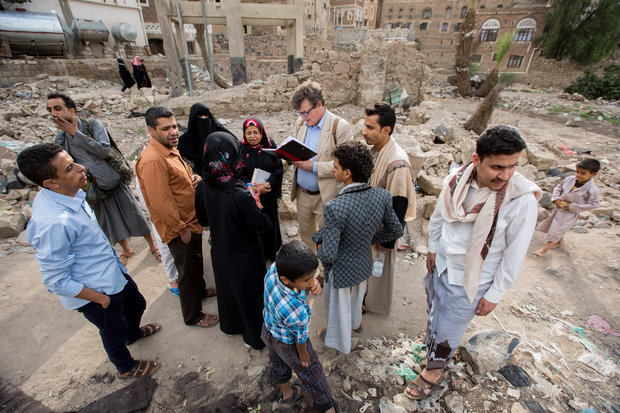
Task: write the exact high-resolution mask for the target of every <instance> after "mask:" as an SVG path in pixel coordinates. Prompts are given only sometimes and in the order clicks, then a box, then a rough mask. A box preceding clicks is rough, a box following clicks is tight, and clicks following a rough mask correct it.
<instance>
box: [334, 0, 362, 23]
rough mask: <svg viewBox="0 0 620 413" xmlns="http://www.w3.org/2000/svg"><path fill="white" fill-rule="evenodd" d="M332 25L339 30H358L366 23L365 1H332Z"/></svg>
mask: <svg viewBox="0 0 620 413" xmlns="http://www.w3.org/2000/svg"><path fill="white" fill-rule="evenodd" d="M331 4H332V18H331V19H332V23H333V26H334V27H335V28H337V29H358V28H360V27H362V24H363V21H364V0H332V1H331Z"/></svg>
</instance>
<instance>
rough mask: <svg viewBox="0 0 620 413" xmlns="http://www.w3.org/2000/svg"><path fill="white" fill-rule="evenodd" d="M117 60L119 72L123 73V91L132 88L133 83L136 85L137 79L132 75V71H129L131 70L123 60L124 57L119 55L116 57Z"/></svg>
mask: <svg viewBox="0 0 620 413" xmlns="http://www.w3.org/2000/svg"><path fill="white" fill-rule="evenodd" d="M116 61H117V62H118V73H119V74H120V75H121V80H122V81H123V88H122V89H121V92H124V91H126V90H127V89H130V88H131V87H132V86H133V85H135V84H136V81H135V80H133V77H131V73H129V70H128V69H127V66H126V65H125V62H123V59H121V58H120V57H118V58H116Z"/></svg>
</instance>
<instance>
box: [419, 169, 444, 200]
mask: <svg viewBox="0 0 620 413" xmlns="http://www.w3.org/2000/svg"><path fill="white" fill-rule="evenodd" d="M417 182H418V185H420V188H422V190H423V191H424V192H425V193H426V194H428V195H432V196H436V197H437V196H439V194H440V193H441V189H442V188H443V179H441V178H438V177H436V176H431V175H425V174H420V176H418V180H417Z"/></svg>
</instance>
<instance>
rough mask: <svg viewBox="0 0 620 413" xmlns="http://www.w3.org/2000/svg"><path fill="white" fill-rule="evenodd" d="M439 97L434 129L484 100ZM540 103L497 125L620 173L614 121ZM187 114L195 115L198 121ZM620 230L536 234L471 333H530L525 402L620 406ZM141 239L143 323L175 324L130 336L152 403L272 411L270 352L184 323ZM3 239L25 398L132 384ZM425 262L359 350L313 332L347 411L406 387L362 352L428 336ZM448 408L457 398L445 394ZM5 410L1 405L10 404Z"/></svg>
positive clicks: (422, 224)
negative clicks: (146, 368)
mask: <svg viewBox="0 0 620 413" xmlns="http://www.w3.org/2000/svg"><path fill="white" fill-rule="evenodd" d="M97 93H102V91H101V90H99V91H98V92H97ZM105 93H113V92H107V91H106V92H105ZM114 93H115V92H114ZM513 94H514V95H516V94H517V93H516V92H510V93H508V94H507V99H509V98H510V97H511V96H512V95H513ZM435 100H436V105H434V106H433V108H432V109H431V110H430V112H431V113H430V115H431V119H430V120H429V122H428V123H427V124H426V125H424V127H425V128H427V129H431V128H433V127H435V126H436V125H437V124H439V123H448V124H449V123H451V122H452V123H454V122H462V121H464V120H465V119H466V118H467V117H468V116H469V114H470V113H472V112H473V111H474V109H475V104H476V102H475V101H473V100H469V99H460V98H445V99H435ZM336 112H337V113H339V114H341V115H343V116H345V117H347V118H349V119H352V120H353V121H356V120H358V119H360V118H361V117H362V115H363V111H362V108H357V107H349V106H347V107H344V108H340V109H338V110H336ZM531 112H533V113H530V111H529V110H520V111H518V112H517V111H513V110H508V109H506V110H504V109H500V110H497V111H496V113H495V114H494V116H493V119H492V122H491V123H492V124H499V123H504V124H510V125H517V124H518V127H519V130H520V131H521V133H522V134H523V136H524V137H525V138H526V140H527V141H528V143H529V142H536V143H541V144H542V143H543V142H548V141H549V140H550V139H553V141H554V142H561V144H563V145H566V146H567V147H569V148H577V147H587V148H588V149H589V150H591V151H592V155H593V156H594V157H597V158H599V159H600V158H606V159H608V160H609V161H610V165H613V167H614V168H615V169H616V170H617V167H618V165H619V163H618V162H619V145H618V136H617V134H616V135H615V136H614V135H613V134H611V135H610V134H609V131H612V128H611V127H608V128H607V129H605V128H600V129H603V130H600V133H596V132H593V131H591V130H588V131H586V130H584V129H583V128H569V127H566V126H564V125H563V124H561V123H559V122H557V121H556V119H555V118H553V119H548V118H547V117H546V116H541V115H540V114H539V113H536V112H537V111H535V110H532V111H531ZM216 116H218V118H224V119H226V120H228V121H229V122H228V123H227V127H230V128H231V129H232V131H233V132H235V133H239V135H238V136H240V130H241V121H242V118H241V117H239V116H237V117H234V118H230V117H228V118H227V117H226V116H225V115H222V114H216ZM260 117H261V119H262V120H263V122H264V123H265V127H266V129H267V131H268V132H269V133H270V135H272V137H274V138H275V139H276V140H277V141H279V140H281V139H283V138H285V137H286V136H287V135H288V134H290V133H291V131H292V128H293V121H294V115H293V113H292V112H282V113H275V114H273V113H270V114H263V115H260ZM101 118H102V119H103V120H104V121H105V122H106V124H108V125H109V126H110V128H111V129H112V131H114V133H115V134H116V136H119V135H122V134H123V133H124V131H126V130H131V131H132V137H133V138H132V140H131V142H130V141H127V140H124V141H122V145H121V146H122V149H123V150H124V151H125V152H126V153H130V152H132V149H135V148H138V147H139V146H141V144H143V143H144V142H146V139H147V137H146V135H145V134H144V132H143V133H141V134H136V132H135V131H136V130H138V129H139V128H143V129H142V131H144V129H145V127H144V125H143V120H142V119H126V118H125V117H124V116H120V115H118V116H108V117H103V116H102V117H101ZM180 120H181V122H186V119H180ZM590 129H594V128H590ZM605 131H607V133H604V132H605ZM49 136H50V138H51V136H52V135H51V134H50V135H49ZM606 196H607V197H617V192H616V191H615V190H614V191H612V190H608V191H604V194H603V199H605V197H606ZM418 216H419V217H418V219H417V220H416V221H415V222H414V223H412V225H411V229H412V230H413V233H414V238H415V241H416V244H418V245H424V244H425V240H426V238H425V237H426V235H425V228H426V223H427V220H425V219H424V218H423V217H422V213H421V211H420V213H419V214H418ZM281 225H282V229H283V235H284V237H285V239H287V237H286V235H285V234H286V228H287V227H289V226H294V225H295V223H294V222H292V221H282V222H281ZM618 228H619V227H618V226H616V225H614V224H611V225H609V226H606V227H604V228H593V229H590V230H589V231H588V232H587V233H576V232H572V231H571V232H569V233H568V234H567V235H566V237H565V245H564V246H563V247H562V248H560V249H557V250H553V251H551V252H550V253H549V254H548V255H547V256H546V257H544V258H537V257H534V256H533V255H532V254H531V252H532V251H535V250H537V249H539V248H540V247H541V246H542V244H543V242H544V240H543V236H542V234H540V233H536V234H535V235H534V238H533V240H532V243H531V246H530V253H529V254H528V256H527V258H526V261H525V264H524V266H523V269H522V271H521V274H520V277H519V279H518V281H517V283H516V285H515V286H514V287H513V288H512V289H511V290H510V291H509V292H508V293H507V294H506V295H505V297H504V299H503V300H502V301H501V303H500V304H499V306H498V307H497V309H496V310H495V311H494V312H493V313H492V315H489V316H487V317H479V318H476V319H475V320H474V322H473V323H472V325H471V326H470V328H469V329H468V331H467V333H466V336H465V339H467V338H469V337H470V336H471V335H473V334H475V333H476V332H479V331H482V330H488V329H491V330H499V331H508V332H511V333H513V334H515V335H516V336H517V337H519V339H520V341H521V344H520V345H519V346H518V347H517V350H516V352H515V359H516V360H515V361H516V362H517V363H518V364H520V365H521V366H522V367H524V369H525V370H526V371H527V372H528V373H529V374H530V376H532V378H533V379H534V380H533V382H534V384H533V385H532V386H531V387H529V388H522V389H521V396H520V400H519V402H522V403H523V404H522V406H523V405H525V406H527V408H529V409H530V410H531V411H536V410H534V409H535V403H533V402H535V401H537V402H538V403H540V405H542V406H543V407H544V408H545V409H547V410H548V411H557V412H561V411H572V410H573V409H576V410H577V411H578V410H581V408H583V407H592V408H595V409H597V411H609V412H612V411H618V406H620V398H619V396H618V395H619V394H620V393H619V392H618V374H619V373H620V372H619V371H618V367H617V364H618V362H619V361H620V342H619V339H618V337H615V336H613V335H608V334H604V333H602V332H599V331H596V330H594V329H592V328H590V327H589V326H588V322H587V320H588V318H589V317H590V316H591V315H598V316H600V317H602V318H603V319H604V320H606V321H607V322H608V323H609V324H610V325H611V328H613V329H615V330H616V331H618V330H620V315H619V314H618V308H620V307H619V305H618V303H619V300H618V297H619V290H620V260H619V258H618V257H619V255H618V254H619V253H620V243H618V237H619V235H620V231H619V229H618ZM131 245H132V247H133V248H134V249H135V250H136V255H135V256H134V257H133V258H132V259H131V260H130V263H129V266H128V269H129V273H130V274H131V276H132V277H133V278H134V279H135V281H136V282H137V284H138V286H139V288H140V290H141V291H142V293H143V294H144V296H145V297H146V300H147V309H146V313H145V315H144V318H143V320H144V322H153V321H157V322H159V323H161V324H162V326H163V328H162V330H161V332H159V333H158V334H157V335H155V336H153V337H152V338H148V339H147V340H144V341H142V342H139V343H136V344H135V345H133V346H132V347H131V351H132V354H133V355H134V356H135V357H136V358H150V359H157V360H158V361H159V362H160V363H161V365H162V367H161V369H160V370H159V372H157V373H156V374H155V376H154V382H155V383H156V385H153V387H156V388H155V389H154V391H153V392H152V399H150V398H149V401H150V403H148V407H146V410H145V411H153V412H160V411H222V412H225V411H235V412H237V411H238V412H241V411H244V412H247V411H250V410H252V409H254V410H252V411H253V412H257V411H263V412H268V411H272V409H273V407H274V402H275V401H276V400H277V394H276V392H275V391H274V390H273V387H271V385H270V384H269V379H268V372H267V370H268V360H267V353H266V351H256V350H248V349H247V348H245V347H244V346H243V341H242V339H241V337H240V336H233V337H229V336H226V335H225V334H223V333H221V332H220V331H219V329H218V328H217V327H216V328H212V329H206V330H205V329H198V328H192V327H187V326H185V325H184V324H183V323H182V320H181V314H180V308H179V305H178V299H177V298H175V297H173V296H172V295H171V294H170V293H169V292H168V290H167V288H166V285H167V283H166V278H165V274H164V271H163V267H162V266H161V264H158V263H157V262H156V261H155V260H154V259H153V257H152V256H151V254H150V253H149V251H148V248H147V246H146V242H145V241H144V240H143V239H137V238H134V239H132V240H131ZM0 250H1V252H0V308H1V311H0V325H1V326H2V339H1V340H0V378H1V379H2V380H3V381H4V382H7V383H8V384H9V385H10V386H11V387H13V388H15V389H17V390H21V392H23V393H24V394H25V397H31V398H33V399H35V400H36V401H39V402H41V403H42V404H43V405H44V406H46V407H48V408H49V409H51V410H53V411H77V410H80V409H82V408H84V407H86V406H88V405H89V404H90V403H92V402H94V401H97V400H99V399H101V398H103V397H105V396H107V395H109V394H111V393H113V392H115V391H117V390H119V389H122V388H124V387H125V386H127V385H128V383H127V382H125V381H121V380H118V379H116V378H115V375H114V374H115V372H114V368H113V366H112V365H111V363H110V362H109V361H108V360H107V358H106V355H105V353H104V351H103V349H102V347H101V342H100V339H99V337H98V334H97V330H96V329H95V328H94V327H93V326H92V325H91V324H90V323H88V322H87V321H86V320H85V319H84V318H83V317H82V316H81V315H80V314H79V313H77V312H74V311H66V310H64V309H63V308H62V306H61V305H60V304H59V302H58V300H57V299H56V297H54V296H53V295H52V294H50V293H48V292H47V291H46V290H45V288H44V286H43V285H42V283H41V278H40V274H39V267H38V264H37V262H36V260H35V258H34V250H33V249H32V248H30V247H24V246H21V245H19V244H17V243H16V242H15V241H14V240H5V241H3V242H2V244H1V247H0ZM424 260H425V256H424V255H423V254H418V253H412V252H400V253H398V260H397V274H396V288H395V292H394V298H393V300H394V301H393V313H392V314H391V315H390V316H389V317H381V316H377V315H373V314H367V315H365V316H364V321H363V323H364V332H363V333H362V334H360V335H356V338H357V339H359V348H358V349H357V350H355V351H353V352H352V353H351V354H349V355H347V356H343V355H341V354H339V353H336V352H334V351H333V350H328V349H326V348H325V347H324V346H323V345H322V344H321V343H320V342H319V340H318V339H315V335H313V336H312V340H313V343H314V346H315V348H316V349H317V351H318V354H319V357H320V358H321V361H322V362H323V364H324V367H325V370H326V372H327V374H328V378H329V381H330V384H331V385H332V389H333V393H334V397H335V398H336V399H337V400H338V401H339V402H340V404H341V407H343V409H342V411H345V412H354V411H361V410H360V408H362V407H363V406H364V405H367V407H366V410H365V411H367V412H378V411H380V408H379V400H380V399H381V398H382V397H383V396H386V397H388V398H389V399H392V397H393V396H394V395H396V394H397V393H399V392H402V390H403V387H402V386H396V385H393V384H391V383H389V382H377V381H376V380H374V379H373V377H372V376H370V375H368V374H367V372H361V371H360V369H358V367H357V365H358V363H357V361H358V357H359V350H360V349H362V348H368V347H370V345H369V343H368V340H370V339H372V338H373V337H378V338H382V337H383V338H384V339H385V340H395V339H397V338H399V337H402V336H408V337H410V338H417V337H421V336H423V333H424V329H425V325H426V312H425V295H424V288H423V284H422V279H423V277H424V273H425V270H424ZM205 277H206V279H207V284H208V285H213V274H212V270H211V268H210V259H209V253H208V248H205ZM310 305H311V307H312V310H313V317H312V321H311V324H310V328H311V331H316V330H317V329H319V328H320V327H322V326H323V325H324V322H325V317H324V313H323V298H322V296H319V297H316V298H311V299H310ZM203 306H204V310H205V311H207V312H216V311H217V306H216V301H215V299H213V298H210V299H206V300H205V301H204V302H203ZM574 327H579V328H582V329H583V330H582V331H581V330H579V329H578V328H577V329H575V328H574ZM588 353H592V354H597V355H599V356H600V358H601V360H603V361H604V362H605V363H607V365H606V366H607V367H608V368H609V371H608V372H607V374H604V373H602V372H601V370H602V369H603V367H605V366H601V365H599V366H593V365H591V363H590V364H586V363H583V362H580V361H579V360H578V358H579V357H580V356H582V355H584V354H588ZM347 377H348V378H349V379H350V382H351V384H352V390H349V391H346V392H345V391H343V380H344V379H345V378H347ZM450 377H451V379H450V382H449V385H450V390H452V391H457V392H459V393H460V394H461V395H462V396H464V400H465V409H466V411H478V412H481V411H502V410H503V411H511V408H512V409H513V410H512V411H517V410H515V409H516V408H515V407H514V406H513V404H514V403H515V402H516V400H515V398H514V397H512V396H507V395H506V394H505V391H506V389H507V387H510V386H507V384H506V382H505V381H503V380H502V379H501V378H500V379H498V378H497V377H496V376H491V375H490V376H489V377H481V378H480V377H478V378H471V377H469V378H468V379H467V380H464V381H463V382H462V383H461V382H459V381H458V380H456V379H455V377H456V376H450ZM535 377H539V378H544V380H545V381H546V382H548V383H550V384H551V387H549V386H546V385H545V384H544V383H543V384H541V385H536V384H537V383H539V382H538V381H537V380H535ZM371 387H372V388H376V390H377V396H376V397H372V396H369V397H368V398H367V399H366V400H365V401H362V402H360V401H357V400H355V399H354V398H353V397H352V391H354V390H367V389H368V388H371ZM570 400H578V401H580V402H582V403H583V405H580V404H578V403H577V404H576V405H574V406H572V407H569V405H568V404H567V402H568V401H570ZM0 401H1V402H2V403H6V397H2V395H0ZM367 402H368V403H367ZM485 402H486V403H485ZM489 403H490V404H489ZM368 404H370V405H369V406H368ZM573 404H575V403H573ZM259 405H260V408H258V406H259ZM310 405H311V399H310V398H309V396H306V397H305V399H304V401H303V404H302V407H301V408H300V411H311V410H310ZM532 406H534V407H532ZM575 406H577V407H575ZM435 407H436V409H446V408H447V407H446V406H445V405H444V404H442V405H438V406H435ZM257 409H258V410H257ZM3 410H4V408H3V407H0V411H3ZM17 410H18V411H20V410H21V411H26V410H28V409H26V410H22V409H20V408H17ZM121 410H122V409H120V410H116V411H121ZM122 411H125V410H122Z"/></svg>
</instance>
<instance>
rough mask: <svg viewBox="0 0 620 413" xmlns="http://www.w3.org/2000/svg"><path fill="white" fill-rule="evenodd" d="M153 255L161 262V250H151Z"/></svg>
mask: <svg viewBox="0 0 620 413" xmlns="http://www.w3.org/2000/svg"><path fill="white" fill-rule="evenodd" d="M151 254H153V258H155V259H156V260H157V261H160V262H161V252H159V248H157V247H155V248H153V249H152V250H151Z"/></svg>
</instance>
